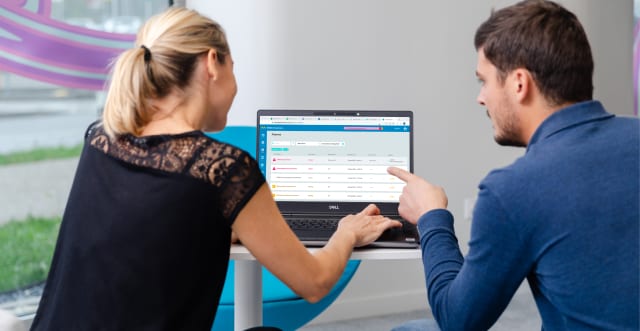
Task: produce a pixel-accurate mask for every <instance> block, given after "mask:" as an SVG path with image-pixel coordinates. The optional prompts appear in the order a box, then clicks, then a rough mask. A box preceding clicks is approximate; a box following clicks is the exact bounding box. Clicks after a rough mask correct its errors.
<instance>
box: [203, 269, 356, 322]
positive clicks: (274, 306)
mask: <svg viewBox="0 0 640 331" xmlns="http://www.w3.org/2000/svg"><path fill="white" fill-rule="evenodd" d="M359 265H360V261H359V260H351V261H349V262H348V263H347V267H346V268H345V271H344V273H343V274H342V276H341V277H340V279H339V280H338V282H337V283H336V285H334V287H333V289H331V291H330V292H329V294H328V295H327V296H325V297H324V298H323V299H322V300H320V301H318V302H316V303H309V302H307V301H306V300H304V299H302V298H300V297H299V296H297V295H296V294H295V293H293V291H291V290H290V289H289V288H288V287H287V286H286V285H284V283H282V282H281V281H280V280H278V279H277V278H276V277H275V276H273V274H271V273H270V272H269V271H268V270H267V269H265V268H262V320H263V324H264V325H269V326H275V327H278V328H281V329H282V330H284V331H287V330H296V329H298V328H300V327H301V326H303V325H305V324H307V323H308V322H309V321H311V320H312V319H314V318H315V317H316V316H318V315H320V313H322V312H323V311H324V310H325V309H326V308H327V307H328V306H329V305H330V304H331V303H332V302H333V301H334V300H335V299H336V298H337V297H338V295H340V293H342V290H344V288H345V287H346V286H347V284H348V283H349V281H350V280H351V278H352V277H353V275H354V274H355V273H356V270H357V269H358V266H359ZM233 266H234V264H233V261H231V262H230V265H229V270H228V271H227V280H226V282H225V284H224V289H223V290H222V297H221V298H220V304H219V305H218V312H217V314H216V320H215V321H214V323H213V327H212V329H211V330H212V331H224V330H233V326H234V324H233V307H234V306H233V294H234V290H233V289H234V272H233Z"/></svg>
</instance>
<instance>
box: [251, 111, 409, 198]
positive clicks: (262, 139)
mask: <svg viewBox="0 0 640 331" xmlns="http://www.w3.org/2000/svg"><path fill="white" fill-rule="evenodd" d="M412 124H413V116H412V112H410V111H304V110H260V111H258V124H257V130H258V135H257V139H258V141H257V154H256V156H257V159H258V163H259V166H260V169H261V170H262V172H263V174H264V175H265V177H266V179H267V183H268V184H269V186H270V188H271V191H272V193H273V197H274V199H275V200H276V202H278V204H279V205H280V206H282V205H283V204H284V205H285V206H286V202H296V205H299V202H309V203H311V205H313V203H320V204H327V203H331V202H336V203H337V204H335V206H337V208H339V205H340V204H343V205H344V204H350V203H354V204H355V205H357V207H355V208H356V209H357V208H360V206H364V205H366V204H367V203H372V202H373V203H396V204H397V202H398V199H399V196H400V193H401V192H402V188H403V187H404V183H403V182H402V181H400V180H399V179H397V178H395V177H393V176H391V175H389V174H388V173H387V168H388V167H389V166H396V167H399V168H403V169H406V170H409V171H412V170H413V166H412V141H413V137H412V135H413V130H412ZM327 206H328V208H331V205H330V204H329V205H327ZM322 209H324V208H322Z"/></svg>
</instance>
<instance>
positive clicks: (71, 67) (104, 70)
mask: <svg viewBox="0 0 640 331" xmlns="http://www.w3.org/2000/svg"><path fill="white" fill-rule="evenodd" d="M0 50H3V51H5V52H7V53H10V54H13V55H16V56H19V57H23V58H25V59H28V60H31V61H34V62H38V63H42V64H46V65H50V66H52V67H56V68H62V69H69V70H77V71H81V72H88V73H95V74H106V73H107V72H108V71H109V68H108V66H107V65H105V66H104V67H103V68H91V67H83V66H77V65H73V64H66V63H60V62H55V61H49V60H47V59H46V58H43V57H39V56H37V55H34V54H33V53H32V52H31V50H29V49H18V50H16V48H12V47H4V45H2V44H0ZM116 56H117V54H115V55H114V58H115V57H116Z"/></svg>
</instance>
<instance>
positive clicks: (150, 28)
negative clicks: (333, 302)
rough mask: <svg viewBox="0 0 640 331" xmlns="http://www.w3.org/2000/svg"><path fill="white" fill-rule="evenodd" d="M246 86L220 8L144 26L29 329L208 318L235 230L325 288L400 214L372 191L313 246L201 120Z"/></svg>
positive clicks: (295, 278) (243, 159) (94, 128)
mask: <svg viewBox="0 0 640 331" xmlns="http://www.w3.org/2000/svg"><path fill="white" fill-rule="evenodd" d="M236 90H237V87H236V81H235V77H234V74H233V60H232V58H231V54H230V51H229V46H228V44H227V41H226V37H225V34H224V32H223V30H222V28H221V27H220V26H219V25H218V24H217V23H216V22H214V21H212V20H210V19H208V18H206V17H203V16H202V15H200V14H198V13H197V12H195V11H193V10H189V9H185V8H170V9H169V10H167V11H166V12H164V13H162V14H160V15H157V16H155V17H153V18H151V19H150V20H149V21H148V22H147V23H146V24H145V25H144V26H143V27H142V29H141V30H140V31H139V33H138V36H137V41H136V46H135V47H134V48H132V49H130V50H127V51H125V52H124V53H123V54H121V55H120V57H119V58H118V59H117V61H116V62H115V66H114V68H113V71H112V75H111V83H110V87H109V91H108V95H107V100H106V104H105V109H104V114H103V118H102V121H101V122H98V123H94V124H92V125H91V126H90V127H89V129H88V130H87V133H86V138H85V147H84V150H83V153H82V156H81V158H80V162H79V165H78V169H77V173H76V177H75V180H74V183H73V187H72V190H71V193H70V196H69V200H68V203H67V208H66V210H65V214H64V216H63V221H62V225H61V229H60V235H59V238H58V243H57V246H56V250H55V253H54V258H53V261H52V267H51V271H50V273H49V277H48V279H47V283H46V286H45V290H44V294H43V296H42V299H41V302H40V306H39V308H38V312H37V315H36V317H35V319H34V322H33V326H32V330H49V329H50V330H76V329H77V330H125V329H127V330H143V329H148V330H205V329H210V328H211V325H212V323H213V320H214V318H215V313H216V307H217V305H218V301H219V298H220V293H221V291H222V288H223V285H224V280H225V275H226V271H227V266H228V263H229V249H230V244H231V238H232V233H234V235H236V236H237V238H238V239H239V240H240V241H242V243H243V244H244V245H245V246H246V247H247V249H248V250H249V251H251V253H252V254H253V255H254V256H255V257H256V258H257V259H258V261H260V262H261V263H262V264H263V265H264V266H265V267H266V268H267V269H269V270H270V271H271V272H272V273H273V274H274V275H276V276H277V277H278V278H280V279H281V280H282V281H283V282H284V283H285V284H287V285H288V286H289V287H290V288H291V289H293V290H294V291H295V292H296V293H297V294H298V295H300V296H302V297H303V298H305V299H307V300H308V301H310V302H315V301H318V300H320V299H321V298H322V297H323V296H324V295H326V294H327V293H328V292H329V290H330V289H331V288H332V286H333V285H334V284H335V283H336V282H337V280H338V279H339V277H340V275H341V274H342V272H343V270H344V267H345V265H346V263H347V261H348V259H349V256H350V254H351V251H352V250H353V248H354V247H357V246H363V245H366V244H368V243H370V242H372V241H373V240H375V239H376V238H377V237H378V236H379V235H380V234H381V233H382V232H383V231H384V230H386V229H388V228H390V227H394V226H399V225H400V223H399V222H397V221H392V220H390V219H388V218H385V217H383V216H380V215H378V214H379V210H378V209H377V207H376V206H374V205H370V206H368V207H367V208H365V209H364V210H363V211H362V212H360V213H359V214H357V215H348V216H346V217H344V218H343V219H342V220H341V221H340V224H339V226H338V230H337V231H336V233H335V234H334V236H333V237H332V238H331V240H330V241H329V243H328V244H327V245H326V246H325V247H324V248H323V249H321V250H319V251H317V252H316V253H314V254H310V253H309V252H308V251H307V250H306V249H305V247H304V246H303V245H302V244H301V243H300V242H299V241H298V240H297V238H296V237H295V236H294V234H293V233H292V232H291V230H290V229H289V228H288V226H287V224H286V223H285V222H284V220H283V218H282V216H281V215H280V213H279V211H278V208H277V206H276V204H275V202H274V200H273V198H272V195H271V192H270V190H269V187H268V186H267V185H266V184H265V179H264V177H263V176H262V174H261V173H260V170H259V169H258V167H257V163H256V162H255V160H254V159H252V158H251V157H250V156H249V154H247V153H246V152H245V151H242V150H240V149H238V148H236V147H234V146H231V145H228V144H224V143H221V142H219V141H216V140H214V139H212V138H210V137H208V136H206V135H205V134H204V133H203V131H219V130H221V129H223V128H224V126H225V125H226V120H227V113H228V111H229V108H230V106H231V103H232V101H233V98H234V96H235V94H236Z"/></svg>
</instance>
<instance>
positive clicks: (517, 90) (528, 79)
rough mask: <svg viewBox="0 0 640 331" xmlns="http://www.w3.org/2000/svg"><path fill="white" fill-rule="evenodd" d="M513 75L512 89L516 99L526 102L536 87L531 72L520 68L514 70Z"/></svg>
mask: <svg viewBox="0 0 640 331" xmlns="http://www.w3.org/2000/svg"><path fill="white" fill-rule="evenodd" d="M512 77H513V80H512V82H511V84H512V86H511V88H512V91H514V94H515V96H516V99H517V100H518V101H519V102H525V101H526V100H527V99H529V98H530V97H531V93H532V92H533V88H534V86H533V77H532V76H531V72H529V70H527V69H524V68H518V69H515V70H514V71H513V72H512Z"/></svg>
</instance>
